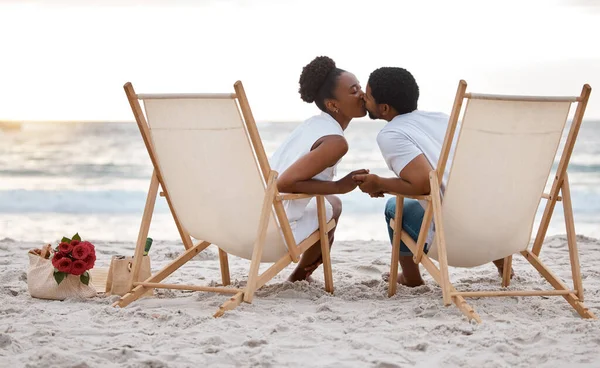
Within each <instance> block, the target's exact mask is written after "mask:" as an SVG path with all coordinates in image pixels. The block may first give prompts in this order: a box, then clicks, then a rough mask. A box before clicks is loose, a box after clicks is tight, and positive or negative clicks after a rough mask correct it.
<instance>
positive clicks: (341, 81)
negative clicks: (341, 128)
mask: <svg viewBox="0 0 600 368" xmlns="http://www.w3.org/2000/svg"><path fill="white" fill-rule="evenodd" d="M334 95H335V98H336V104H335V105H336V107H337V108H338V109H339V112H340V113H341V114H343V115H344V116H346V117H349V118H351V119H352V118H361V117H363V116H365V115H366V114H367V110H366V109H365V101H364V99H363V95H364V92H363V91H362V89H361V88H360V83H359V82H358V79H356V77H355V76H354V74H352V73H348V72H343V73H342V74H340V76H339V77H338V80H337V86H336V88H335V91H334Z"/></svg>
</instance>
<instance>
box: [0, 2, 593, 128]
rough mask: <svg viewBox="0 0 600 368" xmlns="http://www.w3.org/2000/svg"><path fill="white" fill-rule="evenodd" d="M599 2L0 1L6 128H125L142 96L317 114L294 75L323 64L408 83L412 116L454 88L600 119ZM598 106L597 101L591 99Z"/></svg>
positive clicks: (442, 103) (0, 98)
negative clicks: (237, 95)
mask: <svg viewBox="0 0 600 368" xmlns="http://www.w3.org/2000/svg"><path fill="white" fill-rule="evenodd" d="M598 35H600V1H593V0H570V1H567V0H541V1H536V0H529V1H528V0H518V1H514V0H505V1H495V2H490V1H473V0H455V1H445V0H440V1H433V0H429V1H418V2H417V1H403V0H391V1H383V0H381V1H379V0H369V1H364V0H361V1H354V0H303V1H285V0H264V1H261V0H222V1H216V0H206V1H191V0H187V1H186V0H171V1H167V0H164V1H161V0H105V1H86V0H55V1H31V0H19V1H16V0H8V1H7V0H0V51H1V52H0V120H94V121H131V120H133V117H132V114H131V110H130V108H129V105H128V103H127V100H126V98H125V94H124V92H123V89H122V86H123V84H124V83H125V82H127V81H131V82H132V83H133V85H134V87H135V89H136V90H137V92H139V93H142V92H144V93H152V92H161V93H168V92H232V91H233V83H234V82H235V81H236V80H242V82H243V83H244V86H245V88H246V92H247V95H248V98H249V100H250V104H251V106H252V108H253V112H254V115H255V118H256V119H257V120H258V121H299V120H303V119H306V118H307V117H309V116H311V115H312V114H314V113H316V112H317V109H316V107H315V106H314V105H310V104H306V103H304V102H302V101H301V100H300V97H299V94H298V79H299V76H300V72H301V70H302V67H303V66H304V65H305V64H307V63H308V62H310V61H311V60H312V59H313V58H314V57H315V56H319V55H327V56H329V57H331V58H333V59H334V60H335V61H336V63H337V66H338V67H340V68H342V69H345V70H348V71H350V72H352V73H354V74H355V75H356V76H357V78H358V79H359V81H361V83H362V85H363V87H366V83H367V80H368V77H369V74H370V72H371V71H373V70H374V69H376V68H378V67H381V66H400V67H404V68H406V69H408V70H410V71H411V72H412V73H413V74H414V76H415V78H416V79H417V82H418V83H419V86H420V89H421V99H420V102H419V108H420V109H423V110H436V111H443V112H447V113H449V111H450V109H451V106H452V102H453V99H454V94H455V91H456V87H457V84H458V81H459V80H460V79H465V80H466V81H467V83H468V91H472V92H480V93H507V94H536V95H578V94H579V93H580V92H581V87H582V85H583V84H584V83H589V84H590V85H591V86H592V89H593V91H592V96H591V99H590V103H589V105H588V109H587V113H586V116H587V117H588V118H594V119H600V94H599V92H596V91H595V90H594V87H598V88H600V48H599V47H597V44H598V42H597V36H598ZM597 94H598V96H597Z"/></svg>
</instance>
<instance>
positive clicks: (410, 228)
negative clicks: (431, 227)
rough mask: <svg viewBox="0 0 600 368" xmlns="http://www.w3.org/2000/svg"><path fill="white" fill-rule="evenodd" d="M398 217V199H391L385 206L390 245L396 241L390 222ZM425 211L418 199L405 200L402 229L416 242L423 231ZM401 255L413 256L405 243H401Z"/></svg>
mask: <svg viewBox="0 0 600 368" xmlns="http://www.w3.org/2000/svg"><path fill="white" fill-rule="evenodd" d="M395 216H396V197H392V198H390V199H389V200H388V201H387V203H386V205H385V223H386V225H387V230H388V234H389V236H390V243H392V242H393V239H394V230H393V229H392V228H391V227H390V220H391V219H393V218H394V217H395ZM424 216H425V210H424V209H423V206H421V204H420V203H419V201H417V200H416V199H410V198H404V208H403V211H402V228H403V229H404V231H405V232H406V233H407V234H408V235H409V236H410V237H411V238H412V239H413V240H414V241H415V242H416V241H417V239H418V237H419V231H421V224H422V223H423V217H424ZM427 248H428V247H427V244H425V253H427ZM400 255H401V256H412V255H413V254H412V252H411V251H410V249H408V247H407V246H406V244H404V242H403V241H401V242H400Z"/></svg>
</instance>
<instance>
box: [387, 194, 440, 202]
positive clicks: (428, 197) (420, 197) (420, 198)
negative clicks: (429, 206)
mask: <svg viewBox="0 0 600 368" xmlns="http://www.w3.org/2000/svg"><path fill="white" fill-rule="evenodd" d="M386 194H389V195H394V196H400V197H404V198H411V199H417V200H425V201H430V200H431V196H430V195H406V194H398V193H386Z"/></svg>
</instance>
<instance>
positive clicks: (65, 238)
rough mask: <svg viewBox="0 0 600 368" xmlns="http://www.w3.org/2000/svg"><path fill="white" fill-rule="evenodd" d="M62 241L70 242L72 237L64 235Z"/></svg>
mask: <svg viewBox="0 0 600 368" xmlns="http://www.w3.org/2000/svg"><path fill="white" fill-rule="evenodd" d="M60 242H61V243H70V242H71V239H69V238H67V237H66V236H63V238H62V239H61V240H60Z"/></svg>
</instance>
